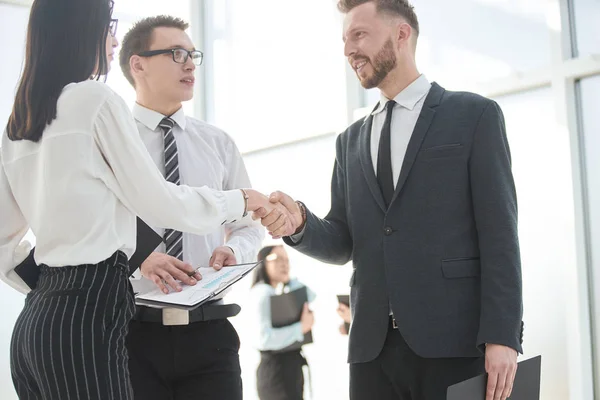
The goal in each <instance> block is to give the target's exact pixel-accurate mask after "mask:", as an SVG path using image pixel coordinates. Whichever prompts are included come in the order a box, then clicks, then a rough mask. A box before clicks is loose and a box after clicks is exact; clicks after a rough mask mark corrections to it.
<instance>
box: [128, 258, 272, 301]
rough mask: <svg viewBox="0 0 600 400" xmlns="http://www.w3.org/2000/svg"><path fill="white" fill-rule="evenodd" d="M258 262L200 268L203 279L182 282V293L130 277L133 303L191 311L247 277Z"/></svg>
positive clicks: (146, 280)
mask: <svg viewBox="0 0 600 400" xmlns="http://www.w3.org/2000/svg"><path fill="white" fill-rule="evenodd" d="M260 262H261V261H259V262H255V263H248V264H237V265H230V266H227V267H223V268H221V270H219V271H216V270H215V269H213V268H208V267H204V268H199V269H198V272H199V273H200V275H202V279H201V280H200V281H198V283H196V284H195V285H194V286H190V285H185V284H182V288H183V290H182V291H181V292H170V293H167V294H165V293H163V292H161V291H160V289H159V288H158V287H156V286H155V285H154V283H153V282H152V281H150V280H148V279H145V278H144V279H139V280H132V281H131V284H132V286H133V290H134V292H136V293H137V294H136V298H135V302H136V304H138V305H145V306H155V307H156V306H161V307H173V308H182V309H185V310H193V309H195V308H197V307H199V306H201V305H202V304H204V303H206V302H207V301H210V300H215V299H217V298H218V296H219V295H220V294H221V293H223V292H224V291H226V290H227V289H228V288H230V287H231V286H232V285H233V284H234V283H236V282H237V281H239V280H240V279H242V278H243V277H244V276H246V275H247V274H248V273H249V272H250V271H252V270H253V269H254V268H256V266H257V265H258V264H260Z"/></svg>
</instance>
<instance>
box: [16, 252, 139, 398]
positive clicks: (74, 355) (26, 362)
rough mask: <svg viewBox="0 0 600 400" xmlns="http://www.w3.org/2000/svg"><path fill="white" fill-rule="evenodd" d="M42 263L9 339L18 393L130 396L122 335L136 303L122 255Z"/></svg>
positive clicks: (125, 333)
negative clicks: (89, 262)
mask: <svg viewBox="0 0 600 400" xmlns="http://www.w3.org/2000/svg"><path fill="white" fill-rule="evenodd" d="M40 267H41V274H40V278H39V280H38V284H37V287H36V288H35V289H34V290H32V291H31V292H30V293H29V294H28V295H27V297H26V299H25V306H24V308H23V311H22V312H21V314H20V315H19V317H18V319H17V322H16V324H15V328H14V331H13V336H12V342H11V349H10V352H11V373H12V379H13V382H14V385H15V389H16V391H17V394H18V396H19V399H25V400H69V399H73V400H80V399H86V400H88V399H89V400H132V399H133V392H132V390H131V385H130V383H129V372H128V369H127V351H126V349H125V336H126V335H127V326H128V323H129V320H130V319H131V317H132V316H133V313H134V310H135V305H134V298H133V293H132V291H131V285H130V284H129V279H128V276H129V274H128V266H127V257H126V256H125V254H123V253H121V252H117V253H115V254H114V255H113V256H112V257H111V258H109V259H108V260H106V261H103V262H101V263H99V264H96V265H80V266H69V267H48V266H45V265H41V266H40Z"/></svg>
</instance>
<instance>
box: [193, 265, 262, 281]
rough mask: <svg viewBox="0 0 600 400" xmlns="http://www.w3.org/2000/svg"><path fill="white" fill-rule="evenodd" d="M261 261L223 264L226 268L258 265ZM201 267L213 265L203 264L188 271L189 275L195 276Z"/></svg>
mask: <svg viewBox="0 0 600 400" xmlns="http://www.w3.org/2000/svg"><path fill="white" fill-rule="evenodd" d="M261 262H262V261H259V262H250V263H243V264H233V265H223V268H226V267H243V266H244V265H255V264H256V265H258V264H259V263H261ZM200 268H212V267H211V266H202V265H201V266H199V267H198V268H196V269H194V270H193V271H192V272H188V273H187V276H189V277H192V276H194V274H195V273H196V272H198V270H199V269H200Z"/></svg>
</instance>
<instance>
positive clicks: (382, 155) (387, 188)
mask: <svg viewBox="0 0 600 400" xmlns="http://www.w3.org/2000/svg"><path fill="white" fill-rule="evenodd" d="M395 105H396V102H395V101H394V100H390V101H388V102H387V103H386V105H385V108H386V110H387V114H386V115H385V122H384V123H383V129H381V138H380V139H379V151H378V153H377V180H378V181H379V187H380V188H381V193H382V194H383V200H384V201H385V205H386V206H389V205H390V202H391V201H392V196H393V195H394V175H393V174H392V150H391V138H390V136H391V126H392V111H393V110H394V106H395Z"/></svg>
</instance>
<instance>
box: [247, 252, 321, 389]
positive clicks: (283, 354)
mask: <svg viewBox="0 0 600 400" xmlns="http://www.w3.org/2000/svg"><path fill="white" fill-rule="evenodd" d="M258 261H263V262H262V263H261V264H260V265H259V266H258V267H256V269H255V270H254V275H253V278H252V290H251V297H252V300H253V304H254V306H255V307H256V309H257V310H256V312H257V314H258V316H259V325H258V326H259V329H260V330H259V332H258V335H256V336H255V337H256V338H257V339H258V342H257V343H256V344H255V345H256V347H257V348H258V350H259V351H260V355H261V358H260V364H259V366H258V370H257V372H256V384H257V389H258V397H259V398H260V399H261V400H301V399H302V398H303V392H304V375H303V373H302V367H303V366H304V365H307V364H306V360H305V359H304V357H303V356H302V353H301V350H290V351H285V349H286V348H287V347H289V346H290V345H292V344H294V343H296V342H302V341H303V340H304V334H305V333H307V332H309V331H310V330H311V329H312V326H313V323H314V317H313V314H312V312H311V311H310V310H309V309H308V304H305V305H304V310H303V311H302V316H301V317H300V321H299V322H296V323H294V324H292V325H289V326H285V327H283V328H273V326H272V324H271V296H275V295H277V294H281V293H286V292H289V291H292V290H296V289H299V288H302V287H305V285H304V284H302V283H301V282H299V281H298V280H297V279H290V264H289V259H288V255H287V253H286V251H285V248H284V247H283V246H267V247H264V248H262V249H261V250H260V251H259V252H258ZM306 289H307V294H308V301H309V302H312V301H313V300H314V298H315V294H314V292H313V291H312V290H310V289H309V288H308V287H307V288H306Z"/></svg>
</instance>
